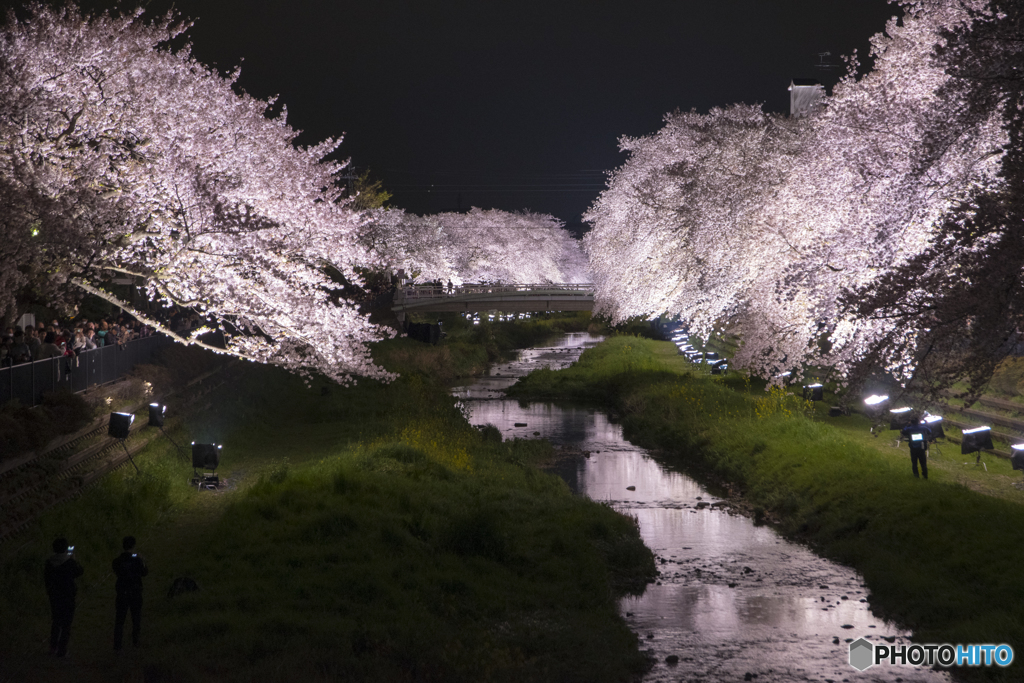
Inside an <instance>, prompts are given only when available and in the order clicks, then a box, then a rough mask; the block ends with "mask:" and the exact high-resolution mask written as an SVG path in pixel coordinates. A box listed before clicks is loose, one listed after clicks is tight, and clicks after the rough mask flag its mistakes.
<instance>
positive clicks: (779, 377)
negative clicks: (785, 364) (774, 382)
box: [775, 371, 793, 379]
mask: <svg viewBox="0 0 1024 683" xmlns="http://www.w3.org/2000/svg"><path fill="white" fill-rule="evenodd" d="M792 374H793V373H792V372H788V371H787V372H780V373H779V374H777V375H775V379H786V378H787V377H789V376H790V375H792Z"/></svg>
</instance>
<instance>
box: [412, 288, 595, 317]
mask: <svg viewBox="0 0 1024 683" xmlns="http://www.w3.org/2000/svg"><path fill="white" fill-rule="evenodd" d="M593 308H594V286H593V285H565V284H539V285H462V286H460V287H453V288H452V290H451V291H450V292H449V291H448V288H447V287H443V286H442V287H439V286H436V285H416V286H412V287H410V286H406V287H399V288H398V289H397V290H395V298H394V305H393V306H392V310H393V311H394V312H395V314H396V315H397V316H398V319H399V320H405V315H406V314H407V313H414V312H415V313H474V312H480V311H502V312H503V313H533V312H544V311H590V310H593Z"/></svg>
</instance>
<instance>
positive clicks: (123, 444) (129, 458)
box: [121, 439, 139, 472]
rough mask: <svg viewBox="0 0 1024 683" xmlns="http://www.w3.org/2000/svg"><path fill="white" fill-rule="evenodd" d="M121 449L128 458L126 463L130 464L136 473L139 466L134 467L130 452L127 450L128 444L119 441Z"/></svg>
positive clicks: (123, 440)
mask: <svg viewBox="0 0 1024 683" xmlns="http://www.w3.org/2000/svg"><path fill="white" fill-rule="evenodd" d="M121 447H122V448H124V454H125V455H127V456H128V462H130V463H131V464H132V467H134V468H135V471H136V472H138V471H139V466H138V465H136V464H135V461H134V460H133V459H132V452H131V451H129V450H128V444H126V443H125V439H121Z"/></svg>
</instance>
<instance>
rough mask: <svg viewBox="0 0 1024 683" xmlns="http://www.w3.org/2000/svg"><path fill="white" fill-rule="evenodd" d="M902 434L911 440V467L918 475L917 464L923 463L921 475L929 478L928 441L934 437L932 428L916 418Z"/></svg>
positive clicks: (915, 474)
mask: <svg viewBox="0 0 1024 683" xmlns="http://www.w3.org/2000/svg"><path fill="white" fill-rule="evenodd" d="M902 434H903V436H904V437H906V439H907V440H908V441H909V442H910V468H911V469H912V470H913V471H914V476H915V477H916V476H917V465H918V463H920V464H921V475H922V476H923V477H924V478H925V479H927V478H928V442H929V441H930V440H931V438H932V430H930V429H929V428H928V426H927V425H925V424H922V423H921V421H920V420H914V421H913V422H911V423H910V424H908V425H907V426H906V427H904V428H903V430H902Z"/></svg>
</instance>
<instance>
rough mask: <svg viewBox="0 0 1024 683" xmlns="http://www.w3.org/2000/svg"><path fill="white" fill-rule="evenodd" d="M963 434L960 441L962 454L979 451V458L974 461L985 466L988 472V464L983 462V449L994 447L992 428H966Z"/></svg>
mask: <svg viewBox="0 0 1024 683" xmlns="http://www.w3.org/2000/svg"><path fill="white" fill-rule="evenodd" d="M963 435H964V438H963V440H962V441H961V442H960V454H961V455H970V454H971V453H977V454H978V458H977V460H975V461H974V464H975V465H982V466H984V467H985V471H986V472H988V466H987V465H985V463H983V462H981V449H983V448H988V449H992V448H994V446H993V445H992V428H991V427H975V428H974V429H965V430H964V431H963Z"/></svg>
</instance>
